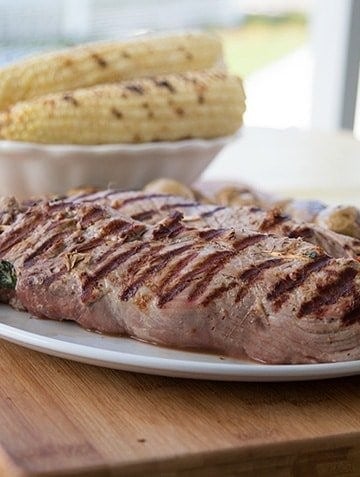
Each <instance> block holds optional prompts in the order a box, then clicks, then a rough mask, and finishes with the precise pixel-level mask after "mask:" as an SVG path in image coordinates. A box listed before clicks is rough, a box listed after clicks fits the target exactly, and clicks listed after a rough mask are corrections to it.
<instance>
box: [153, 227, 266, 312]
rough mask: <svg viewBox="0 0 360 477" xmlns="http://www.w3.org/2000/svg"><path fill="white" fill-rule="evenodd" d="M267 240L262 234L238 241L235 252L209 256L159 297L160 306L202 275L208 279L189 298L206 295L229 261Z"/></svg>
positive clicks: (227, 251)
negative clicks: (217, 275)
mask: <svg viewBox="0 0 360 477" xmlns="http://www.w3.org/2000/svg"><path fill="white" fill-rule="evenodd" d="M265 238H267V236H266V235H262V234H259V235H253V236H250V237H245V238H244V239H242V240H238V241H237V242H235V243H234V245H233V250H230V251H229V250H226V251H223V250H222V251H218V252H216V253H213V254H211V255H209V256H207V257H206V258H205V259H204V260H203V261H202V262H201V263H199V264H198V265H196V266H195V267H194V268H193V269H192V270H190V271H189V272H187V273H186V274H185V275H184V276H183V277H182V278H181V281H180V282H178V283H176V284H175V285H173V286H172V287H170V289H169V290H167V291H165V293H162V294H160V295H159V300H158V306H159V307H160V308H162V307H163V306H164V305H165V304H166V303H168V302H169V301H171V300H173V299H174V298H175V297H176V296H177V295H178V294H179V293H181V292H182V291H183V290H185V288H187V287H188V286H189V285H190V284H191V282H192V281H193V280H194V279H195V278H196V276H197V275H199V274H202V273H205V274H206V277H204V279H203V280H201V282H200V283H199V284H198V285H197V287H199V288H198V290H197V291H196V292H195V290H194V291H193V292H192V293H191V295H190V297H189V298H190V299H191V296H192V297H193V298H195V297H196V296H199V295H200V294H201V293H204V292H205V291H206V288H207V286H208V285H209V284H210V282H211V280H212V278H213V276H214V275H215V273H216V272H218V271H219V269H220V268H221V267H223V266H224V265H225V264H226V262H227V261H228V260H229V259H232V258H233V257H235V256H236V255H238V254H239V253H240V252H241V251H243V250H245V249H246V248H248V247H251V246H252V245H255V244H257V243H258V242H260V241H261V240H264V239H265ZM194 292H195V293H194ZM193 298H192V299H193Z"/></svg>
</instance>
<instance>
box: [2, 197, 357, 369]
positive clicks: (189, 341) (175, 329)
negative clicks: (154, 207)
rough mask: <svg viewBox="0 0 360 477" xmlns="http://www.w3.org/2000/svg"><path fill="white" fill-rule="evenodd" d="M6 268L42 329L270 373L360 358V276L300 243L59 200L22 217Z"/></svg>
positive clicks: (9, 238)
mask: <svg viewBox="0 0 360 477" xmlns="http://www.w3.org/2000/svg"><path fill="white" fill-rule="evenodd" d="M129 197H130V196H129ZM134 197H135V196H134ZM120 210H121V208H120ZM213 215H214V214H213ZM211 216H212V215H211V214H210V215H209V217H211ZM0 259H1V260H3V261H6V263H7V262H10V263H11V264H13V266H14V268H15V272H16V275H17V282H16V288H15V290H14V292H13V296H10V297H8V298H7V299H10V303H13V304H14V305H15V306H21V307H23V308H24V309H26V310H28V311H29V312H30V313H32V314H34V315H35V316H38V317H41V318H49V319H55V320H73V321H75V322H77V323H78V324H80V325H81V326H83V327H85V328H87V329H92V330H97V331H100V332H104V333H118V334H122V335H127V336H132V337H134V338H137V339H141V340H144V341H147V342H151V343H157V344H162V345H166V346H172V347H186V348H193V349H205V350H211V351H214V352H218V353H222V354H224V355H227V356H234V357H243V356H244V355H246V356H248V357H250V358H252V359H255V360H258V361H262V362H265V363H311V362H325V361H343V360H353V359H360V265H359V263H358V262H357V261H355V260H353V259H351V258H338V259H336V258H331V257H329V256H328V255H327V254H325V253H324V251H323V249H321V248H320V247H317V246H314V245H312V244H309V243H307V242H305V241H303V240H301V239H291V238H288V237H280V236H276V235H273V234H267V233H266V234H265V233H260V232H249V231H248V230H246V231H245V230H244V231H240V230H239V229H237V230H234V229H231V228H230V229H229V228H226V227H222V226H218V227H217V228H209V227H208V228H201V227H196V228H194V227H192V222H191V221H185V222H184V221H183V220H182V215H181V213H179V212H178V211H171V212H170V215H167V216H166V217H165V218H164V219H162V220H161V221H160V222H157V223H156V224H155V225H151V224H150V225H149V224H145V223H142V222H140V221H136V220H134V219H131V218H129V217H128V216H126V215H123V214H121V213H119V212H118V211H116V210H114V209H112V208H109V207H105V206H99V205H96V204H94V203H91V202H90V203H79V204H74V203H66V202H61V201H59V202H54V203H52V204H46V203H40V204H38V205H34V206H31V205H29V207H28V209H27V211H26V212H25V213H19V214H18V215H17V217H16V218H15V220H14V221H13V223H12V225H11V227H8V228H6V229H5V230H4V231H3V233H2V234H1V235H0ZM3 263H5V262H3ZM3 299H4V297H3Z"/></svg>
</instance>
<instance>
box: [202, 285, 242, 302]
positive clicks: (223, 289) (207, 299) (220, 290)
mask: <svg viewBox="0 0 360 477" xmlns="http://www.w3.org/2000/svg"><path fill="white" fill-rule="evenodd" d="M236 286H239V282H238V281H233V282H230V283H228V284H227V285H221V286H220V287H217V288H215V289H214V290H213V291H212V292H211V293H209V294H208V295H207V296H206V297H205V298H204V299H203V301H202V303H201V304H202V305H203V306H207V305H209V303H211V302H212V301H213V300H216V299H217V298H219V297H220V296H221V295H222V294H223V293H226V292H227V291H230V290H232V289H233V288H235V287H236Z"/></svg>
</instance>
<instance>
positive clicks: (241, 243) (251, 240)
mask: <svg viewBox="0 0 360 477" xmlns="http://www.w3.org/2000/svg"><path fill="white" fill-rule="evenodd" d="M267 237H268V236H267V235H265V234H256V235H250V236H249V237H245V238H243V239H240V240H237V241H236V242H235V243H234V244H233V247H234V248H235V249H236V250H237V251H241V250H244V249H245V248H248V247H251V246H252V245H255V244H257V243H259V242H261V241H262V240H265V239H266V238H267Z"/></svg>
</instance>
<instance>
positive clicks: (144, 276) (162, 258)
mask: <svg viewBox="0 0 360 477" xmlns="http://www.w3.org/2000/svg"><path fill="white" fill-rule="evenodd" d="M191 247H192V244H188V245H183V246H182V247H179V248H177V249H175V250H170V251H169V252H166V253H163V254H161V255H158V256H157V257H155V259H154V262H155V263H154V264H153V265H151V266H149V267H148V268H147V269H145V270H144V271H143V272H142V273H141V275H140V276H139V277H138V278H137V279H136V280H135V281H133V282H132V283H130V285H129V286H128V287H127V288H126V289H125V290H124V291H123V293H122V294H121V296H120V298H121V300H124V301H127V300H129V299H130V298H132V297H133V296H134V295H135V294H136V292H137V291H138V290H139V288H140V287H141V286H142V285H143V284H144V283H145V282H146V280H148V279H149V278H151V277H152V276H153V275H154V274H155V273H157V272H159V271H160V270H161V269H162V268H164V267H165V266H166V265H167V264H168V263H170V262H171V261H172V259H173V258H175V257H176V256H177V255H179V254H182V253H183V252H186V251H187V250H189V248H191Z"/></svg>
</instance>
